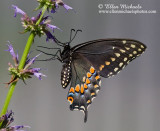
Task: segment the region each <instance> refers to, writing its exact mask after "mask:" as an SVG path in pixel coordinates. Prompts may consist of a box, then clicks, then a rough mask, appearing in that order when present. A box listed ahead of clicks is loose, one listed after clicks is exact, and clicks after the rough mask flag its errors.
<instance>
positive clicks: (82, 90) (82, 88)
mask: <svg viewBox="0 0 160 131" xmlns="http://www.w3.org/2000/svg"><path fill="white" fill-rule="evenodd" d="M81 93H82V94H83V93H84V87H83V84H81Z"/></svg>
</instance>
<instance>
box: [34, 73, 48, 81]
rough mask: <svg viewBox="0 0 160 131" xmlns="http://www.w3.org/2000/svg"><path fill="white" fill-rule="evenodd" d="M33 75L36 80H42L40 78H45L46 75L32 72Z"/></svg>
mask: <svg viewBox="0 0 160 131" xmlns="http://www.w3.org/2000/svg"><path fill="white" fill-rule="evenodd" d="M33 74H34V75H35V76H36V77H37V78H39V80H42V76H44V77H47V76H46V75H44V74H42V73H37V72H34V73H33Z"/></svg>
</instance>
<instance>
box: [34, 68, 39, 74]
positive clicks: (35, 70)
mask: <svg viewBox="0 0 160 131" xmlns="http://www.w3.org/2000/svg"><path fill="white" fill-rule="evenodd" d="M40 70H41V68H33V69H32V72H37V73H38V72H39V71H40Z"/></svg>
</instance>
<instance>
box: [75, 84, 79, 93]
mask: <svg viewBox="0 0 160 131" xmlns="http://www.w3.org/2000/svg"><path fill="white" fill-rule="evenodd" d="M79 90H80V86H79V84H78V85H76V88H75V91H76V92H79Z"/></svg>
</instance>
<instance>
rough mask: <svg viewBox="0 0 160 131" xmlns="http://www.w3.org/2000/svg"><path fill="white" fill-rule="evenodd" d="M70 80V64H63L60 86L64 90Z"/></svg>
mask: <svg viewBox="0 0 160 131" xmlns="http://www.w3.org/2000/svg"><path fill="white" fill-rule="evenodd" d="M70 80H71V65H70V63H67V64H64V65H63V68H62V72H61V85H62V87H63V88H66V87H67V86H68V84H69V83H70Z"/></svg>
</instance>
